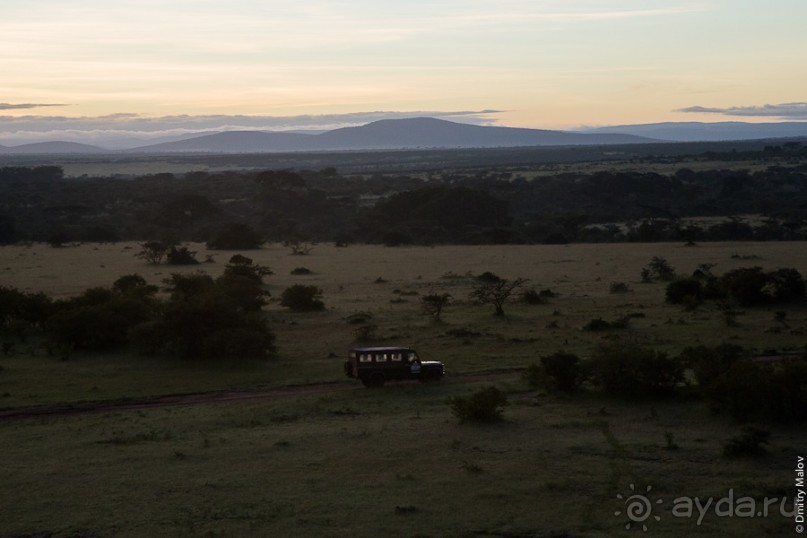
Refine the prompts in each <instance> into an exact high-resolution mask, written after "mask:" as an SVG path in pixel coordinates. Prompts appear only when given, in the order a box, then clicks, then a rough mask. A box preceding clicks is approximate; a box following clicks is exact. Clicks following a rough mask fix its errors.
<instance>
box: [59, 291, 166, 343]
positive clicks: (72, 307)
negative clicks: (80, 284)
mask: <svg viewBox="0 0 807 538" xmlns="http://www.w3.org/2000/svg"><path fill="white" fill-rule="evenodd" d="M154 316H155V313H154V310H153V308H152V307H151V306H150V305H149V304H148V303H147V302H145V301H143V300H139V299H136V298H131V297H114V296H113V297H111V298H110V299H109V300H107V301H104V302H102V303H99V304H81V301H80V300H79V301H67V302H65V303H62V304H61V305H60V308H59V311H58V312H57V313H56V314H54V315H53V316H51V317H50V318H49V319H48V333H49V335H50V337H51V339H52V340H53V341H55V342H56V343H59V344H68V345H70V346H72V347H73V348H75V349H88V350H94V351H97V350H106V349H112V348H115V347H118V346H122V345H125V344H126V343H128V341H129V339H128V336H129V330H130V328H132V327H134V326H136V325H138V324H140V323H143V322H146V321H149V320H151V319H153V318H154Z"/></svg>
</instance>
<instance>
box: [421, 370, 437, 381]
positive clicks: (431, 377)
mask: <svg viewBox="0 0 807 538" xmlns="http://www.w3.org/2000/svg"><path fill="white" fill-rule="evenodd" d="M418 379H420V382H421V383H431V382H432V381H437V380H439V379H440V376H438V375H437V374H436V373H434V372H426V373H424V374H422V375H421V376H420V377H419V378H418Z"/></svg>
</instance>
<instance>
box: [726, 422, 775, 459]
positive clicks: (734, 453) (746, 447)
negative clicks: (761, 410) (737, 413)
mask: <svg viewBox="0 0 807 538" xmlns="http://www.w3.org/2000/svg"><path fill="white" fill-rule="evenodd" d="M770 437H771V432H769V431H768V430H763V429H760V428H756V427H754V426H746V427H745V428H743V430H742V432H741V433H740V434H739V435H736V436H734V437H732V438H731V439H729V440H728V441H727V442H726V443H725V444H724V445H723V456H725V457H727V458H748V457H759V456H764V455H765V454H767V453H768V451H767V450H766V449H765V447H764V446H762V445H764V444H767V443H768V439H770Z"/></svg>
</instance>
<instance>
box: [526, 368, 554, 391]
mask: <svg viewBox="0 0 807 538" xmlns="http://www.w3.org/2000/svg"><path fill="white" fill-rule="evenodd" d="M522 377H523V378H524V381H526V382H527V385H529V386H530V388H531V389H537V388H541V387H545V386H546V384H547V380H548V377H547V375H546V369H545V368H544V367H543V366H542V365H540V364H536V363H532V364H530V365H529V366H527V368H525V369H524V373H523V374H522Z"/></svg>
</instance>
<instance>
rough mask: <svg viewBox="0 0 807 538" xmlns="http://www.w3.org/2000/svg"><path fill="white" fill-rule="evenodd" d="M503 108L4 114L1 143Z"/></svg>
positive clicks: (475, 113)
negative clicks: (262, 113)
mask: <svg viewBox="0 0 807 538" xmlns="http://www.w3.org/2000/svg"><path fill="white" fill-rule="evenodd" d="M500 112H501V111H499V110H491V109H486V110H455V111H433V110H432V111H415V112H400V111H371V112H352V113H346V114H320V115H301V116H259V115H254V116H252V115H223V114H222V115H178V116H159V117H152V116H142V115H139V114H129V113H118V114H109V115H106V116H82V117H67V116H35V115H28V116H0V143H9V142H10V143H20V144H22V143H30V142H42V141H49V140H63V141H69V142H86V143H92V144H97V145H101V146H106V147H123V146H126V145H128V144H129V143H131V142H132V141H142V142H149V141H153V140H158V139H164V138H179V137H184V136H192V135H195V134H205V133H212V132H220V131H239V130H249V131H298V130H299V131H302V130H312V131H325V130H330V129H337V128H339V127H352V126H356V125H364V124H366V123H370V122H373V121H378V120H382V119H402V118H414V117H422V116H428V117H434V118H442V119H447V120H452V121H457V122H460V123H469V124H473V125H491V124H494V123H496V118H495V115H496V114H498V113H500Z"/></svg>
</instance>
